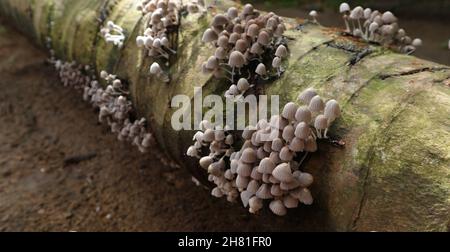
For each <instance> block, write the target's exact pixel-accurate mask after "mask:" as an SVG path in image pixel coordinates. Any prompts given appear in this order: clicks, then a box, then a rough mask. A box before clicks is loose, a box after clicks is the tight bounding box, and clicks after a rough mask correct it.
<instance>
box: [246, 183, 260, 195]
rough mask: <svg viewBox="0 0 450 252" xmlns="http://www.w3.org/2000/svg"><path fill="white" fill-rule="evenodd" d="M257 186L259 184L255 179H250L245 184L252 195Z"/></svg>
mask: <svg viewBox="0 0 450 252" xmlns="http://www.w3.org/2000/svg"><path fill="white" fill-rule="evenodd" d="M259 186H260V185H259V182H258V181H256V180H251V181H250V182H249V183H248V185H247V191H248V192H250V193H252V195H253V194H255V193H256V191H258V188H259Z"/></svg>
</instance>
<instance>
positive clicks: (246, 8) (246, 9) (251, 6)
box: [242, 4, 255, 15]
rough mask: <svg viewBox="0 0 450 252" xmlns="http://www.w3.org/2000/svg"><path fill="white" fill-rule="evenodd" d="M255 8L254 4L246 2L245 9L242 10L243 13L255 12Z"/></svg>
mask: <svg viewBox="0 0 450 252" xmlns="http://www.w3.org/2000/svg"><path fill="white" fill-rule="evenodd" d="M254 10H255V9H254V8H253V5H251V4H246V5H244V9H243V10H242V14H244V15H249V14H253V11H254Z"/></svg>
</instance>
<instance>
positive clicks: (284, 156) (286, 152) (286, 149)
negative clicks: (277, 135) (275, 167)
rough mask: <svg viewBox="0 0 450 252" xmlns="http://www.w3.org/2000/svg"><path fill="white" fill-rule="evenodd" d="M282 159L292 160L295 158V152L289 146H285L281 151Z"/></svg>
mask: <svg viewBox="0 0 450 252" xmlns="http://www.w3.org/2000/svg"><path fill="white" fill-rule="evenodd" d="M279 156H280V159H281V161H285V162H290V161H291V160H292V159H293V158H294V152H292V151H291V150H290V149H289V146H284V147H283V148H281V151H280V155H279Z"/></svg>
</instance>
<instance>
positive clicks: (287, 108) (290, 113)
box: [281, 102, 298, 121]
mask: <svg viewBox="0 0 450 252" xmlns="http://www.w3.org/2000/svg"><path fill="white" fill-rule="evenodd" d="M297 109H298V106H297V104H295V103H293V102H288V103H287V104H286V105H284V108H283V111H282V113H281V116H282V117H284V118H285V119H287V120H289V121H293V120H294V119H295V113H296V112H297Z"/></svg>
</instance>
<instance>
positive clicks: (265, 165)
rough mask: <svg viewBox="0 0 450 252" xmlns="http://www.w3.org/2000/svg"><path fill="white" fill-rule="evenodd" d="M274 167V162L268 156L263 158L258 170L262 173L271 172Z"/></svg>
mask: <svg viewBox="0 0 450 252" xmlns="http://www.w3.org/2000/svg"><path fill="white" fill-rule="evenodd" d="M273 169H275V163H274V162H273V161H272V160H271V159H270V158H268V157H266V158H263V159H262V160H261V162H260V163H259V166H258V172H260V173H263V174H272V171H273Z"/></svg>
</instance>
